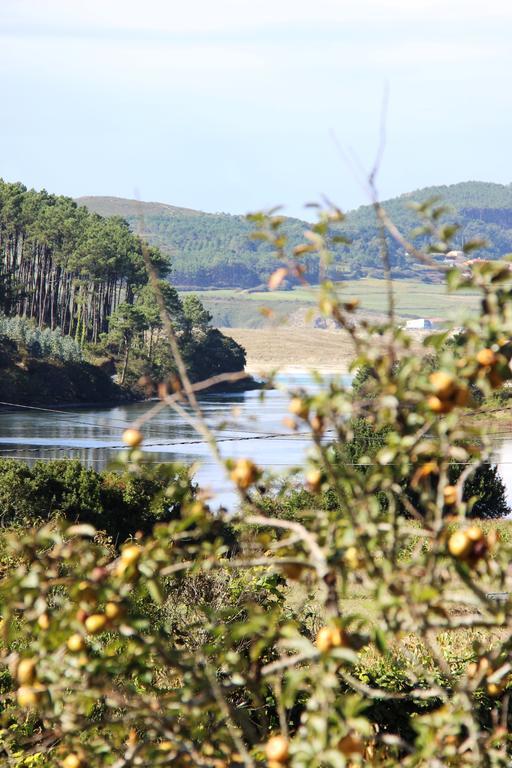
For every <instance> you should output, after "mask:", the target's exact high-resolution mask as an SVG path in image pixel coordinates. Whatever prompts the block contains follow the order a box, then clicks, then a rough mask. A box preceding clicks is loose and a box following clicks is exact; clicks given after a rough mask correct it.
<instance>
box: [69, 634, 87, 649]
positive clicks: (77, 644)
mask: <svg viewBox="0 0 512 768" xmlns="http://www.w3.org/2000/svg"><path fill="white" fill-rule="evenodd" d="M66 645H67V647H68V651H71V653H80V651H83V650H84V648H85V640H84V638H83V637H82V635H79V634H78V632H75V634H74V635H70V636H69V637H68V640H67V643H66Z"/></svg>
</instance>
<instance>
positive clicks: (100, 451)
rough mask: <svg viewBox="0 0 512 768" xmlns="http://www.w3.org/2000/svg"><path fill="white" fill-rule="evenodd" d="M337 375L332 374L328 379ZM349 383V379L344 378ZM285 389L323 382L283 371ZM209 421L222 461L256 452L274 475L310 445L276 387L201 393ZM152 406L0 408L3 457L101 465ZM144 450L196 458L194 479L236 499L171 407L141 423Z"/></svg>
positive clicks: (229, 500)
mask: <svg viewBox="0 0 512 768" xmlns="http://www.w3.org/2000/svg"><path fill="white" fill-rule="evenodd" d="M331 378H332V377H331ZM341 379H342V380H343V381H344V383H345V384H349V382H350V379H349V377H341ZM278 383H279V384H280V385H281V386H283V387H296V386H303V387H307V388H308V389H309V390H311V389H314V388H315V387H316V386H318V385H317V384H316V383H315V381H314V380H313V379H312V378H311V376H309V375H295V376H281V377H279V378H278ZM201 405H202V408H203V413H204V417H205V420H206V422H207V423H208V425H209V426H210V427H211V428H212V429H213V431H214V432H215V434H216V435H217V436H218V438H219V447H220V450H221V454H222V456H223V457H224V458H228V457H232V458H240V457H242V456H251V457H252V458H253V460H254V461H256V462H257V463H258V464H259V465H261V466H263V467H265V468H266V469H270V470H272V471H273V472H275V473H276V474H278V473H279V472H282V471H283V470H285V469H287V468H289V467H290V466H295V465H300V464H301V463H302V461H303V459H304V456H305V452H306V450H307V447H308V446H309V442H308V441H307V440H306V439H305V437H304V436H303V435H300V434H299V435H297V434H294V433H293V432H291V431H290V430H289V429H287V428H286V427H284V426H283V423H282V420H283V417H284V416H285V415H286V413H287V405H288V396H287V394H286V392H283V391H281V390H279V389H275V390H270V391H267V392H265V393H260V392H259V391H252V392H246V393H236V394H233V393H215V394H209V395H203V396H202V397H201ZM149 408H151V404H150V403H135V404H131V405H123V406H118V407H115V408H94V409H91V408H87V409H85V408H84V409H77V410H72V411H65V412H58V413H55V412H52V413H48V412H45V411H36V410H28V409H27V410H25V409H20V410H18V409H16V410H14V409H10V410H6V411H3V412H0V457H4V458H5V457H13V458H19V459H24V460H26V461H27V462H29V463H32V462H34V461H36V460H38V459H43V460H49V459H57V458H74V459H79V460H80V461H82V462H83V463H84V464H85V465H87V466H93V467H95V468H97V469H101V468H103V467H105V466H107V465H108V464H109V462H111V461H112V460H114V459H115V458H116V457H117V455H118V453H119V450H121V449H123V446H122V443H121V441H120V436H121V433H122V431H123V429H124V428H125V427H127V426H128V425H129V424H130V423H131V422H133V421H134V420H135V419H136V418H138V417H139V416H141V415H142V414H144V413H146V412H147V411H148V409H149ZM144 435H145V440H144V447H145V451H146V453H147V454H148V455H149V456H150V457H151V460H154V461H155V462H158V461H164V462H165V461H182V462H185V463H187V464H193V463H195V462H198V468H197V470H196V474H195V477H196V479H197V481H198V482H199V483H200V485H201V486H203V487H205V488H209V489H211V491H212V492H213V493H215V500H216V502H215V503H216V504H217V505H218V504H224V505H227V506H232V505H233V503H234V500H235V496H234V494H233V492H232V489H231V487H230V485H229V483H228V481H227V480H226V479H225V478H223V477H222V473H221V472H220V471H219V467H218V465H217V464H216V463H215V461H214V459H213V458H212V456H211V454H210V451H209V448H208V446H207V445H206V444H205V442H204V440H202V439H201V438H200V437H199V436H198V434H197V432H196V431H195V430H194V428H193V427H192V426H191V425H189V424H187V423H186V422H185V421H184V420H183V419H182V418H181V417H180V416H179V415H178V414H176V413H175V412H174V411H172V410H171V409H170V408H169V409H165V410H164V411H161V412H160V413H159V414H158V415H157V416H156V417H155V418H154V419H152V420H151V421H149V422H148V423H147V424H146V425H145V426H144Z"/></svg>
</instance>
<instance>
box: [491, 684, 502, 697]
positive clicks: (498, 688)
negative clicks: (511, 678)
mask: <svg viewBox="0 0 512 768" xmlns="http://www.w3.org/2000/svg"><path fill="white" fill-rule="evenodd" d="M504 690H505V686H504V685H503V683H487V693H488V694H489V696H492V697H493V698H494V697H495V696H499V695H500V694H501V693H503V691H504Z"/></svg>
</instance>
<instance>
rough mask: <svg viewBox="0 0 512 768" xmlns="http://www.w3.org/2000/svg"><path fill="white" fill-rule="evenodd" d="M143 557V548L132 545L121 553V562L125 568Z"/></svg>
mask: <svg viewBox="0 0 512 768" xmlns="http://www.w3.org/2000/svg"><path fill="white" fill-rule="evenodd" d="M141 555H142V550H141V548H140V547H139V546H137V544H130V546H128V547H125V548H124V549H123V551H122V552H121V560H122V561H123V563H124V564H125V566H129V565H133V564H134V563H136V562H137V561H138V560H139V559H140V556H141Z"/></svg>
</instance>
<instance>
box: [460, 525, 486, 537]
mask: <svg viewBox="0 0 512 768" xmlns="http://www.w3.org/2000/svg"><path fill="white" fill-rule="evenodd" d="M465 534H466V536H467V537H468V539H469V540H470V541H482V539H484V538H485V534H484V532H483V531H482V529H481V528H479V527H478V525H470V526H469V528H466V530H465Z"/></svg>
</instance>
